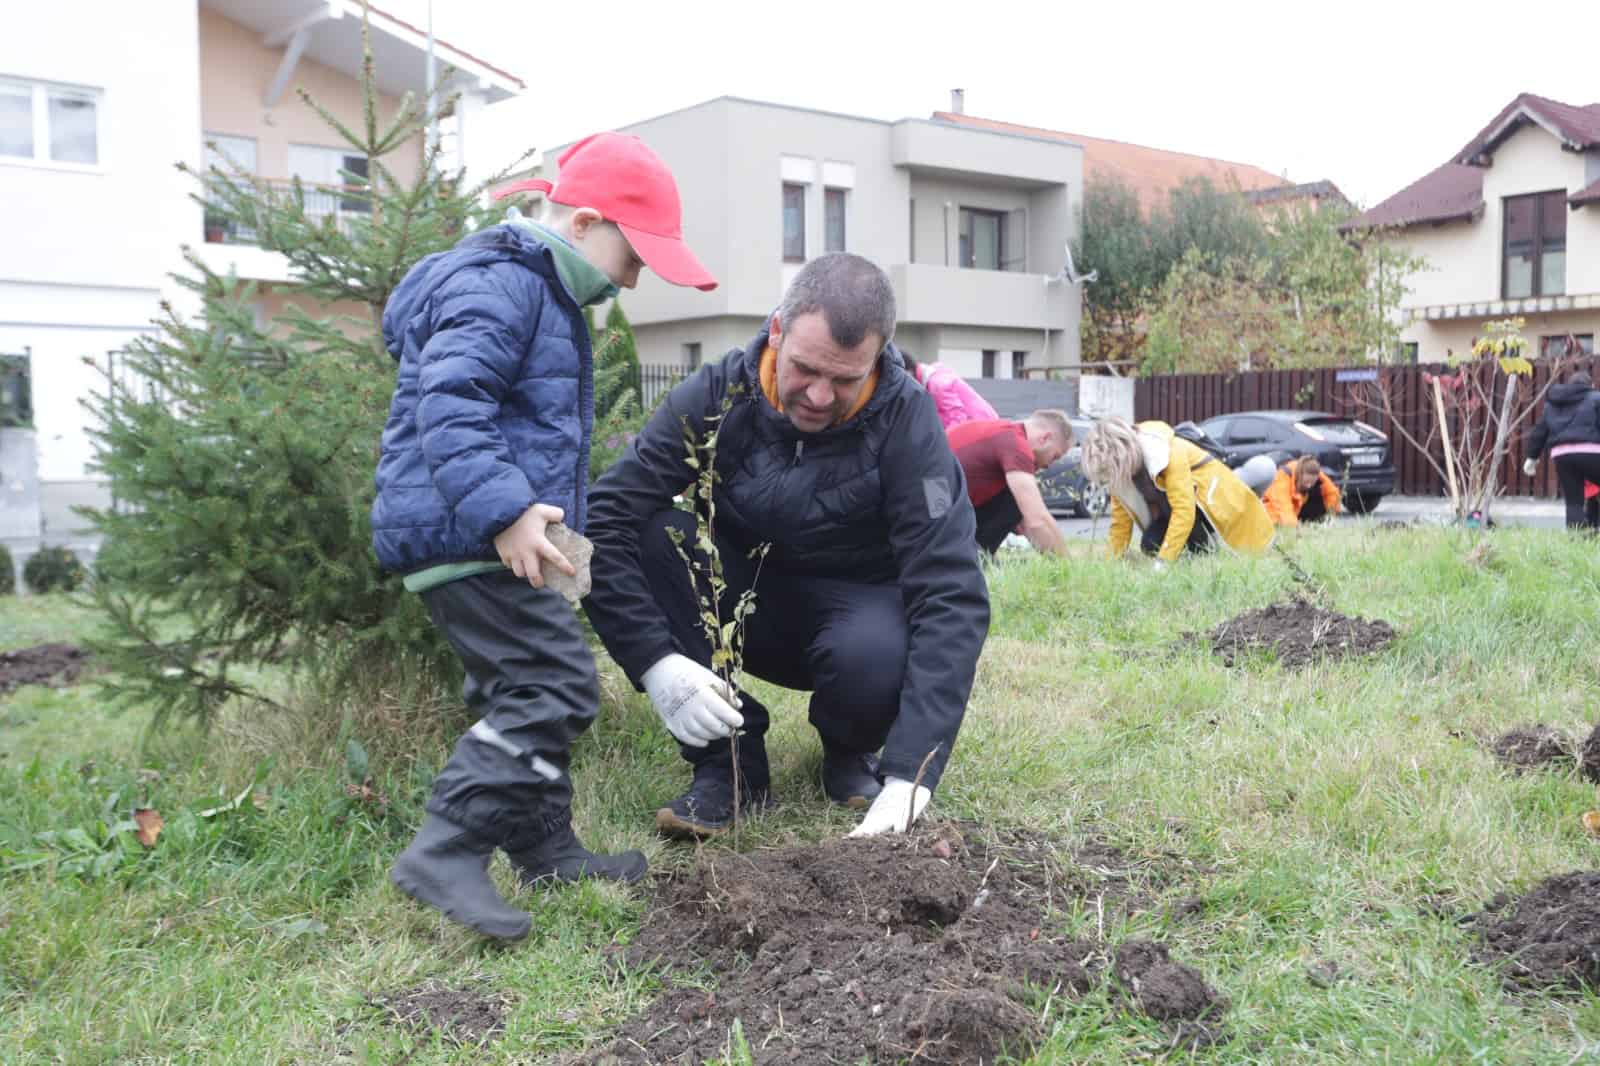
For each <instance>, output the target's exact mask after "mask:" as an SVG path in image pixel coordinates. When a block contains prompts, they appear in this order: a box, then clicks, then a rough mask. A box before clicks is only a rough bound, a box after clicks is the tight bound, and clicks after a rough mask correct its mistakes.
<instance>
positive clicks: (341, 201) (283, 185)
mask: <svg viewBox="0 0 1600 1066" xmlns="http://www.w3.org/2000/svg"><path fill="white" fill-rule="evenodd" d="M261 184H262V185H264V186H266V187H267V190H268V192H269V194H270V195H271V196H272V197H274V198H277V197H282V198H283V199H284V200H288V199H290V198H292V197H293V196H294V188H295V183H294V182H293V181H282V180H278V179H267V180H264V181H262V182H261ZM300 189H301V191H302V194H303V195H304V196H305V210H306V218H307V219H308V220H309V221H311V222H313V223H318V224H320V223H321V222H322V221H323V220H324V219H329V218H331V219H333V222H334V225H335V226H337V227H338V229H339V232H340V233H344V234H348V233H350V231H351V227H352V225H353V224H354V223H356V222H357V221H358V220H362V221H364V220H365V219H367V218H368V217H369V216H370V215H371V213H372V204H371V203H370V202H369V201H368V200H367V199H366V198H365V193H366V187H365V186H361V185H312V184H308V183H306V182H301V183H300ZM205 239H206V243H207V244H258V243H260V242H259V239H258V237H257V235H256V231H255V230H254V229H252V228H251V227H249V226H245V225H243V224H241V223H240V222H239V221H238V220H237V219H228V218H223V217H222V216H221V215H220V214H213V213H212V212H211V211H209V210H208V211H207V212H206V218H205Z"/></svg>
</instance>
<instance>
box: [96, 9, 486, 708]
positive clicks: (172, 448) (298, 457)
mask: <svg viewBox="0 0 1600 1066" xmlns="http://www.w3.org/2000/svg"><path fill="white" fill-rule="evenodd" d="M364 41H365V37H364ZM361 87H362V98H363V110H362V120H361V123H360V125H359V126H357V127H355V128H352V127H351V126H349V125H347V124H345V123H344V122H341V121H340V120H339V119H338V118H336V117H335V116H334V115H333V114H331V113H330V112H329V111H328V110H327V109H325V108H324V107H322V106H320V105H319V104H317V103H316V102H315V101H314V100H312V99H311V98H310V97H309V96H308V95H307V94H305V93H304V91H302V92H301V94H300V95H301V97H302V98H303V99H304V100H305V101H306V103H307V104H309V105H310V106H311V107H312V108H313V109H314V110H315V111H316V112H317V113H318V114H319V115H320V116H321V118H322V120H323V121H324V122H326V123H327V125H328V127H329V129H330V131H331V132H332V135H333V136H335V137H336V138H338V140H339V141H340V142H342V144H343V145H345V146H346V148H347V151H348V154H351V155H359V156H361V157H364V158H365V159H366V161H367V167H366V173H365V174H357V173H353V172H345V173H344V174H343V177H342V180H343V181H344V182H345V183H346V184H345V186H344V187H343V188H341V189H340V190H339V192H338V193H337V198H338V202H339V205H340V209H339V210H338V211H336V212H333V213H328V212H327V211H326V209H325V208H323V210H315V208H316V207H317V206H318V201H319V196H318V194H317V193H316V192H315V191H313V190H307V189H306V188H305V187H304V186H303V185H302V184H301V182H300V181H299V180H298V179H297V180H296V181H294V182H293V183H292V186H291V187H290V188H289V189H288V190H284V189H282V188H279V187H275V186H273V185H271V184H269V183H267V182H266V181H264V180H262V179H261V178H259V177H257V176H255V175H253V174H250V173H247V172H244V171H243V170H240V169H238V168H234V167H231V166H225V167H213V168H211V169H210V170H209V171H208V172H206V173H203V174H197V173H193V172H190V173H191V174H192V176H194V177H195V178H196V179H197V180H198V182H199V183H200V185H201V191H200V192H199V193H197V194H196V199H197V200H200V201H201V202H202V203H203V204H204V205H205V207H206V210H207V211H208V213H209V214H211V215H213V216H217V217H220V218H221V219H222V220H223V222H224V224H225V225H227V226H229V227H231V228H232V230H233V232H236V233H253V234H254V236H255V239H256V242H257V243H258V244H259V245H260V246H261V247H262V248H264V249H267V250H270V251H274V252H280V253H282V254H283V255H284V256H285V257H286V258H287V260H288V262H289V265H290V267H291V270H292V273H293V276H294V277H295V279H296V280H295V282H294V283H292V285H291V286H290V288H291V289H292V291H293V292H295V293H297V294H299V295H301V296H303V297H309V298H311V300H312V301H315V302H316V304H318V305H320V309H321V310H323V311H324V312H325V313H323V314H320V315H313V314H310V313H308V312H307V311H305V310H303V309H301V308H299V307H297V306H292V305H291V306H289V307H288V309H287V310H286V311H285V312H284V313H283V314H281V315H279V316H278V317H277V318H276V319H275V320H274V321H272V322H270V323H267V324H265V325H258V323H257V316H256V309H255V305H256V301H257V299H258V298H259V297H260V296H261V295H262V289H261V288H260V287H258V286H257V285H255V284H252V283H247V282H241V281H239V280H238V279H236V278H234V277H225V276H221V275H218V274H215V273H213V272H211V271H210V270H208V269H207V268H206V267H205V266H204V265H203V264H202V263H201V262H200V260H199V259H198V258H197V257H195V256H193V255H189V256H188V260H189V263H190V264H191V266H192V268H193V271H194V273H193V275H192V276H186V277H180V278H177V279H176V280H177V282H178V283H179V284H181V285H182V286H183V287H184V288H185V289H187V290H188V291H190V292H191V293H193V294H194V295H195V296H196V297H197V298H198V302H199V304H200V306H201V310H200V312H199V313H198V314H184V313H182V312H181V311H179V310H178V309H176V308H174V307H173V306H171V305H170V304H164V305H163V307H162V314H161V317H160V319H159V322H158V325H159V327H160V329H159V332H158V333H155V334H152V335H150V336H148V337H145V338H141V339H139V340H137V341H135V342H133V344H132V345H131V346H130V347H129V348H128V349H127V351H126V352H125V353H124V358H123V359H122V360H121V363H122V366H121V368H120V369H121V373H119V374H118V375H117V376H116V378H115V379H113V378H112V377H110V376H109V375H108V376H107V377H106V379H105V380H104V383H103V390H104V391H103V392H102V393H101V394H100V395H98V396H96V397H95V398H94V399H93V400H92V401H90V402H89V404H88V406H89V407H90V408H91V410H92V413H93V414H94V415H95V416H96V421H97V422H98V423H99V425H100V427H101V428H100V430H99V431H98V444H99V448H100V459H99V466H100V469H101V471H102V472H103V473H105V474H106V475H107V476H108V477H109V479H110V489H111V492H112V495H113V498H114V499H115V500H116V501H117V505H116V506H115V507H114V508H108V509H103V510H94V511H90V512H88V514H89V517H90V518H91V519H92V521H93V523H94V525H95V526H96V528H97V529H98V531H99V532H100V533H101V534H103V535H104V538H105V540H104V547H103V549H102V552H101V556H100V560H99V563H98V566H97V570H98V574H97V578H98V580H97V581H96V582H95V585H94V596H95V598H96V600H97V601H98V603H99V605H100V606H101V607H102V608H103V609H104V610H105V612H106V614H107V616H108V618H109V619H110V622H111V625H110V627H109V630H110V633H109V635H108V636H107V637H105V638H104V639H103V640H102V641H100V643H99V646H98V648H97V652H98V653H99V654H100V655H101V656H103V657H104V658H105V659H106V660H109V662H108V665H110V666H111V668H112V671H111V673H110V674H109V675H108V676H109V677H110V678H112V679H114V680H113V681H112V682H111V684H112V688H113V691H114V695H115V697H116V699H117V700H118V701H119V702H121V703H125V704H126V703H141V704H146V705H150V706H153V707H154V708H155V709H156V711H157V713H158V715H159V716H163V717H164V716H169V715H178V716H183V717H188V718H195V719H199V720H201V721H210V719H211V718H212V716H213V714H214V712H215V711H216V710H217V708H218V707H219V705H220V704H221V703H222V702H223V701H225V700H227V699H228V698H230V697H235V696H243V697H249V698H254V699H258V700H260V701H261V702H262V703H264V704H270V703H271V702H272V701H271V700H270V699H268V698H267V697H266V696H265V695H263V694H262V693H260V692H259V691H255V690H254V689H253V688H252V687H251V685H250V684H249V683H248V682H247V681H245V680H241V672H240V668H241V667H249V666H251V665H254V664H259V663H264V662H285V663H287V664H288V666H289V667H290V668H291V669H293V670H296V671H298V672H299V673H301V674H302V675H309V676H311V677H312V678H313V679H314V680H316V681H317V682H319V683H320V684H322V685H324V686H333V687H335V688H337V687H339V686H340V685H342V684H344V683H345V682H348V681H350V680H352V679H360V678H361V677H362V676H363V675H364V674H366V673H367V672H368V671H370V670H377V669H389V670H393V669H396V668H397V667H398V668H407V667H411V668H415V671H416V672H417V673H416V676H425V677H443V676H448V675H449V674H450V673H451V672H453V670H454V669H455V668H454V665H453V662H452V661H451V657H450V656H449V654H448V651H447V649H446V648H445V646H444V644H443V642H442V641H441V640H440V639H439V638H438V636H437V634H436V633H435V632H434V630H433V628H432V626H431V625H429V623H428V621H427V618H426V616H425V613H424V611H423V609H422V606H421V604H420V602H419V600H418V598H417V597H416V596H414V595H411V594H409V593H406V592H405V591H404V590H403V589H402V587H401V585H400V583H399V581H398V580H396V579H394V578H393V577H391V576H388V575H384V574H382V573H380V572H379V568H378V564H377V560H376V558H375V556H374V555H373V552H372V548H371V532H370V528H369V520H368V511H369V508H370V506H371V503H372V499H373V494H374V487H373V473H374V469H375V467H376V462H377V454H378V440H379V436H380V434H381V432H382V429H383V425H384V421H385V418H386V416H387V414H388V408H389V402H390V398H391V394H392V391H393V387H394V379H395V364H394V361H393V359H391V357H390V356H389V354H388V352H387V351H386V349H385V344H384V340H383V336H382V330H381V320H382V313H383V308H384V305H385V303H386V302H387V301H388V299H389V294H390V293H391V292H392V291H393V290H394V288H395V287H396V286H397V285H398V284H399V283H400V281H401V279H402V278H403V277H404V276H405V274H406V272H407V271H408V270H409V269H410V268H411V266H412V265H413V264H415V263H416V262H417V261H418V260H419V259H421V258H422V257H424V256H426V255H429V254H431V253H434V252H438V251H442V250H444V249H446V248H449V247H451V246H452V245H454V244H455V243H456V242H457V241H458V240H460V239H461V238H462V237H463V236H464V235H466V234H467V233H469V232H471V231H472V230H473V229H474V228H476V227H478V226H482V225H486V224H492V223H493V222H494V221H495V219H494V218H493V217H491V211H490V209H489V208H487V207H484V206H481V201H483V200H484V199H485V198H484V197H483V196H482V192H483V188H484V187H483V186H481V185H480V186H477V187H473V188H468V187H466V186H465V184H464V181H463V176H462V175H461V174H460V173H454V174H441V173H439V172H438V162H439V160H438V156H437V150H436V149H425V150H424V151H423V153H422V156H423V158H422V159H421V166H420V167H419V168H418V172H417V176H416V177H415V178H412V179H410V180H402V179H401V178H400V176H399V175H398V174H397V168H399V167H401V166H402V165H403V160H404V159H405V157H406V156H407V155H412V156H413V157H414V156H415V153H417V152H418V149H419V145H422V144H423V140H424V138H423V134H424V130H425V128H426V126H427V123H428V120H429V118H430V115H429V113H428V110H427V108H426V106H425V105H423V104H421V103H419V102H417V101H415V100H413V99H412V98H411V97H410V96H409V95H408V96H407V97H406V98H405V99H404V100H403V101H402V102H401V104H400V107H399V110H398V113H397V114H396V115H395V117H394V118H393V119H392V120H390V121H387V122H384V121H381V120H380V118H379V112H378V94H377V89H376V83H375V81H374V78H373V66H372V53H371V50H370V47H367V48H366V49H365V56H364V63H363V73H362V83H361ZM449 106H450V103H449V102H446V103H445V104H444V105H443V106H442V108H441V110H447V109H448V107H449ZM180 169H186V168H182V167H180ZM308 193H310V196H309V198H308ZM320 200H321V201H322V202H323V203H325V202H326V200H327V193H326V192H323V193H321V195H320Z"/></svg>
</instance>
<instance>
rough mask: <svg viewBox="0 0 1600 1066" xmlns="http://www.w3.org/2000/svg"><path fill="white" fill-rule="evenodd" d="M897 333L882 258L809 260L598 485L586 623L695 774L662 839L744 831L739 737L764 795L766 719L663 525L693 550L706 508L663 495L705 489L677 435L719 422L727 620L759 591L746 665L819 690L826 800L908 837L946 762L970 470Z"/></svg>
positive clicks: (961, 654) (969, 649) (978, 617)
mask: <svg viewBox="0 0 1600 1066" xmlns="http://www.w3.org/2000/svg"><path fill="white" fill-rule="evenodd" d="M894 325H895V305H894V290H893V288H892V287H891V286H890V283H889V279H888V277H886V276H885V275H884V273H883V271H881V270H880V269H878V268H877V267H876V266H874V265H873V264H872V263H870V262H868V261H867V260H865V259H863V258H861V257H860V256H855V255H850V254H847V253H843V252H839V253H833V254H830V255H825V256H822V257H821V258H818V259H815V260H813V261H811V262H810V263H808V264H807V265H806V266H805V267H804V268H803V269H802V270H801V271H800V273H799V274H798V275H797V276H796V278H795V279H794V282H793V283H792V284H791V285H790V286H789V289H788V292H787V293H785V295H784V297H783V302H782V304H781V306H780V307H779V308H778V310H777V312H776V313H775V314H774V315H772V317H771V318H770V319H769V321H768V323H767V326H766V328H765V329H763V331H762V332H761V333H760V334H759V335H757V336H756V338H755V339H754V340H753V341H751V342H750V344H749V345H748V346H747V347H746V348H744V349H743V350H738V349H735V350H734V351H731V352H729V353H728V354H727V355H726V356H725V357H724V358H723V359H722V360H721V361H720V362H717V363H713V364H709V365H707V366H704V367H702V368H701V369H700V370H699V371H697V372H696V373H695V374H694V375H693V376H691V377H690V378H689V379H688V380H686V381H684V382H683V383H682V384H680V385H678V386H677V387H676V388H674V389H673V390H672V392H671V394H670V395H669V396H668V398H667V400H666V402H665V403H664V404H663V405H662V407H661V408H660V409H659V410H657V411H656V413H655V415H654V416H653V417H652V418H651V419H650V421H649V423H648V424H647V425H646V426H645V428H644V431H643V432H642V433H641V434H640V435H639V437H638V438H637V439H636V440H635V441H634V442H633V444H632V446H631V447H630V448H629V449H628V451H627V452H626V453H625V454H624V456H623V458H622V459H621V460H619V461H618V462H617V464H616V465H615V466H613V467H612V468H611V469H610V470H609V471H607V472H606V473H605V474H604V475H603V476H602V477H601V478H600V480H599V481H598V482H597V483H596V484H595V487H594V490H593V492H592V493H591V496H590V513H589V527H588V532H589V536H590V538H591V539H593V541H594V544H595V554H594V559H593V562H592V564H591V566H592V572H593V579H594V585H593V589H592V591H591V592H590V595H589V598H588V599H587V600H586V601H585V608H586V610H587V611H588V615H589V620H590V622H591V623H592V624H593V625H594V629H595V632H596V633H598V634H599V636H600V639H601V640H602V641H603V642H604V643H605V646H606V648H607V650H608V651H609V652H610V653H611V656H612V658H614V659H615V660H616V661H617V662H618V663H619V664H620V665H621V666H622V668H623V670H624V671H625V672H626V673H627V675H628V677H629V678H630V679H631V680H632V681H633V682H634V684H635V685H637V686H638V687H640V688H642V689H643V690H644V691H646V692H647V693H648V694H649V696H650V700H651V702H652V704H653V705H654V706H655V709H656V712H657V713H658V714H659V715H660V716H661V718H662V721H663V722H664V723H665V724H666V726H667V728H668V729H669V730H670V731H671V732H672V734H673V735H674V736H675V737H677V739H678V740H679V741H680V742H681V744H682V752H683V756H684V758H686V759H688V760H689V762H690V763H691V764H692V766H693V770H694V779H693V783H692V784H691V786H690V788H689V790H688V791H687V792H686V793H684V794H683V795H682V796H680V797H679V798H678V799H676V800H674V801H672V802H671V803H669V804H667V805H666V806H664V807H662V808H660V809H659V810H658V811H657V812H656V824H657V827H658V828H659V829H660V830H661V831H662V832H664V833H666V834H668V835H694V836H710V835H714V834H716V833H719V832H721V831H723V830H725V829H727V828H728V827H729V826H731V825H732V822H733V812H734V804H733V799H734V785H733V757H732V753H731V750H730V744H729V741H728V737H729V734H731V733H732V732H733V731H734V730H735V729H739V730H741V732H740V737H739V742H738V750H739V763H740V777H741V791H742V793H743V795H742V796H741V802H742V803H743V804H744V805H745V807H746V809H750V808H751V807H759V806H762V805H765V804H766V803H768V802H770V799H771V796H770V778H769V774H768V769H767V752H766V746H765V734H766V731H767V725H768V716H767V710H766V708H765V707H763V706H762V705H761V704H760V703H759V702H758V701H757V700H756V699H755V698H754V697H753V696H751V695H749V694H748V693H733V692H728V691H727V690H726V689H725V688H724V687H723V685H722V682H721V681H720V680H719V679H718V677H717V676H716V675H715V674H714V673H713V672H712V671H711V670H710V669H709V667H710V664H711V648H710V645H709V643H708V642H707V639H706V636H705V633H704V631H703V629H702V627H701V621H700V608H699V599H700V597H701V596H702V595H709V592H708V590H707V588H706V587H705V582H704V581H703V579H701V580H699V581H696V582H694V583H691V580H690V576H689V572H688V568H687V567H686V566H685V564H684V561H683V560H682V559H681V558H680V557H679V555H678V553H677V549H676V548H675V547H674V544H673V541H672V539H670V538H669V535H668V530H670V529H677V530H679V531H681V533H682V535H683V540H684V543H685V544H686V545H690V546H692V545H693V544H694V540H695V537H694V531H695V518H694V516H693V515H691V514H689V513H686V512H684V511H681V510H675V509H674V508H673V506H672V499H673V496H674V494H677V493H681V492H683V491H684V490H685V487H686V486H688V485H690V484H691V483H693V482H694V480H695V474H696V471H695V470H694V469H693V468H692V467H691V466H690V464H689V462H688V459H689V452H688V445H687V443H686V441H685V435H686V433H687V434H691V435H693V436H694V437H695V439H696V440H699V439H701V438H702V437H703V435H704V434H705V433H706V432H707V431H708V429H709V428H710V427H711V426H712V425H713V424H716V447H715V456H716V458H715V465H716V474H717V482H716V488H715V497H714V499H715V505H716V515H715V530H714V533H715V540H716V544H717V548H718V553H719V556H720V558H721V560H722V565H723V567H724V577H725V579H726V582H727V590H726V593H725V596H724V599H723V602H722V611H721V616H722V617H723V618H728V617H729V616H730V608H731V606H732V605H733V603H735V602H736V601H737V599H738V597H739V596H740V594H741V593H742V592H744V591H745V590H746V589H749V588H751V587H752V585H753V586H754V589H755V593H756V599H755V613H754V614H753V615H751V616H750V617H749V619H748V620H747V621H746V623H745V630H744V645H743V648H744V667H745V669H746V670H748V671H749V672H750V673H751V674H754V675H755V676H756V677H760V678H763V679H765V680H768V681H771V682H773V683H774V684H778V685H782V686H784V687H787V688H794V689H801V690H809V691H810V692H811V693H812V697H811V706H810V721H811V724H812V725H813V726H815V727H816V730H817V732H818V733H819V734H820V735H821V738H822V748H823V787H824V791H825V792H826V794H827V795H828V797H829V798H830V799H832V800H833V801H835V802H837V803H841V804H846V805H849V806H852V807H857V808H866V809H867V813H866V814H865V815H864V817H863V820H862V822H861V824H860V825H859V826H858V827H857V829H856V830H855V831H854V834H853V835H870V834H873V833H881V832H887V831H893V830H898V829H901V828H903V827H904V826H905V825H906V824H907V815H908V813H909V814H910V815H911V816H912V817H913V818H914V817H916V816H919V815H920V814H921V813H922V810H923V808H924V807H925V806H926V805H927V802H928V800H929V798H930V797H931V795H932V790H933V789H934V788H935V787H936V786H937V784H938V782H939V777H940V775H941V774H942V773H943V771H944V768H945V763H946V760H948V759H949V757H950V751H951V747H952V746H953V745H954V743H955V739H956V733H957V731H958V730H959V729H960V727H961V720H962V717H963V715H964V714H965V711H966V704H967V697H968V696H969V694H970V693H971V689H972V679H973V674H974V671H975V670H976V667H977V662H978V654H979V652H980V651H981V650H982V647H983V641H984V638H985V636H986V635H987V633H988V627H989V599H988V591H987V588H986V587H985V584H984V580H983V574H982V571H981V570H980V568H979V564H978V547H977V541H976V534H975V528H976V527H975V523H974V517H973V510H972V504H971V503H970V502H969V500H968V499H967V492H966V486H965V483H964V481H963V478H962V473H961V467H960V464H959V463H957V462H956V458H955V456H954V455H953V454H952V453H951V451H950V447H949V444H948V443H947V442H946V439H945V433H944V428H943V426H942V425H941V424H940V422H939V416H938V412H937V410H936V409H935V407H934V403H933V400H932V398H931V397H929V395H928V394H927V392H925V391H924V390H923V389H922V388H920V387H919V386H918V385H917V383H916V382H915V380H913V379H912V377H911V376H910V375H909V374H907V373H906V372H905V369H904V366H903V363H902V361H901V357H900V354H899V352H898V351H896V350H895V349H894V348H893V346H892V345H891V343H890V342H891V341H892V339H893V336H894ZM719 416H720V423H719V424H718V423H716V422H715V420H717V419H718V418H719ZM762 545H770V549H769V550H768V552H767V554H766V556H765V560H764V561H763V562H762V563H761V564H760V566H759V578H758V573H757V571H758V567H757V563H756V561H755V560H752V559H751V557H750V555H751V552H752V551H754V550H755V549H758V548H759V547H761V546H762ZM699 561H700V564H701V565H702V566H703V564H704V559H703V558H701V559H700V560H699ZM880 748H881V749H882V754H881V758H880V757H879V756H878V754H877V753H878V751H879V749H880ZM930 754H931V758H930ZM925 759H926V760H927V763H926V769H925V771H924V772H923V774H922V779H921V784H920V786H917V785H916V784H915V782H916V779H917V775H918V770H919V769H921V768H923V765H924V760H925Z"/></svg>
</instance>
